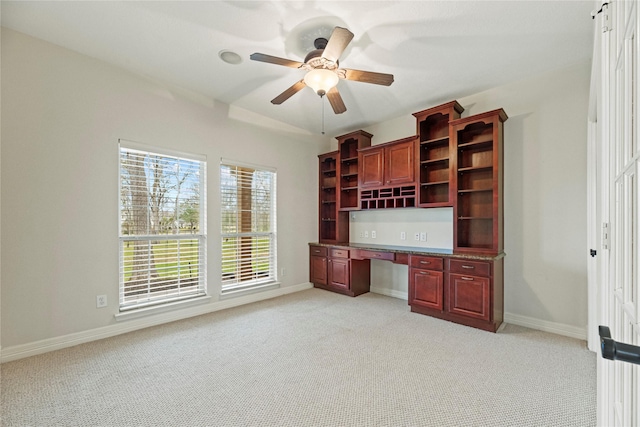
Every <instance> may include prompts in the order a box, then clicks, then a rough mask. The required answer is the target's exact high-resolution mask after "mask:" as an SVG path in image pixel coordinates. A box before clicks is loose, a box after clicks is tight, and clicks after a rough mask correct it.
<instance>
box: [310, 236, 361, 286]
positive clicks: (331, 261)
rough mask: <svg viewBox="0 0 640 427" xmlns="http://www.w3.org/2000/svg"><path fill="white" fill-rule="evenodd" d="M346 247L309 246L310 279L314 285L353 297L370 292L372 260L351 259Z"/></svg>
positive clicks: (349, 251)
mask: <svg viewBox="0 0 640 427" xmlns="http://www.w3.org/2000/svg"><path fill="white" fill-rule="evenodd" d="M350 253H351V250H350V249H348V248H344V247H331V246H329V247H326V246H319V245H310V246H309V281H310V282H311V283H313V285H314V287H316V288H322V289H326V290H329V291H333V292H338V293H341V294H345V295H349V296H352V297H355V296H358V295H361V294H363V293H365V292H369V286H370V268H369V267H370V261H369V260H368V259H351V257H350Z"/></svg>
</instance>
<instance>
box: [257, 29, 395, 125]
mask: <svg viewBox="0 0 640 427" xmlns="http://www.w3.org/2000/svg"><path fill="white" fill-rule="evenodd" d="M351 39H353V33H352V32H351V31H349V30H347V29H346V28H342V27H335V28H334V29H333V31H332V32H331V36H330V37H329V40H327V39H325V38H323V37H320V38H317V39H316V40H315V41H314V43H313V45H314V46H315V50H313V51H311V52H309V54H308V55H307V56H306V58H304V63H303V62H298V61H293V60H291V59H286V58H278V57H277V56H271V55H265V54H264V53H254V54H252V55H251V56H250V58H251V59H252V60H254V61H261V62H268V63H271V64H276V65H284V66H285V67H291V68H300V69H304V70H307V74H306V75H305V76H304V78H303V79H302V80H300V81H298V82H296V83H294V84H293V86H291V87H290V88H289V89H287V90H285V91H284V92H282V93H281V94H280V95H278V96H276V97H275V98H273V99H272V100H271V103H272V104H282V103H283V102H284V101H286V100H287V99H289V98H290V97H291V96H292V95H294V94H296V93H297V92H299V91H300V90H301V89H302V88H304V87H305V86H309V87H310V88H312V89H313V90H314V91H315V92H316V93H317V94H318V95H320V97H321V98H322V97H323V96H324V95H327V99H328V100H329V103H330V104H331V107H332V108H333V111H334V113H336V114H342V113H344V112H345V111H347V107H345V105H344V102H343V101H342V97H341V96H340V92H339V91H338V88H337V87H336V85H337V84H338V81H339V80H340V79H345V80H355V81H358V82H364V83H373V84H377V85H384V86H389V85H391V83H393V75H392V74H384V73H374V72H371V71H360V70H351V69H348V68H339V62H338V58H340V55H342V52H344V50H345V49H346V47H347V46H348V45H349V43H350V42H351Z"/></svg>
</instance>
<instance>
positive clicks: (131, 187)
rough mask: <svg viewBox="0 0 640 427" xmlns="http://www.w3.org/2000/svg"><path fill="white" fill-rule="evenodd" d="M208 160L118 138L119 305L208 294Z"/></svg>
mask: <svg viewBox="0 0 640 427" xmlns="http://www.w3.org/2000/svg"><path fill="white" fill-rule="evenodd" d="M205 160H206V159H205V158H204V157H200V156H196V155H190V154H182V153H174V152H168V151H166V150H158V149H152V148H150V147H147V146H144V145H140V144H136V143H131V142H126V141H122V140H121V141H120V165H119V166H120V311H124V310H130V309H134V308H141V307H146V306H149V305H153V304H161V303H166V302H173V301H176V300H181V299H186V298H193V297H197V296H202V295H205V294H206V244H205V243H206V233H205V228H206V212H205V210H206V203H205V195H206V190H205V182H206V181H205V174H206V164H205Z"/></svg>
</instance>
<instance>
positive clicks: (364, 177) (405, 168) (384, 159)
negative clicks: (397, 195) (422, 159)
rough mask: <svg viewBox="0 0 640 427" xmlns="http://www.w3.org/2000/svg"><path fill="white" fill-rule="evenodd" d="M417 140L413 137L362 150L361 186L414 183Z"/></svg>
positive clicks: (360, 162) (360, 158)
mask: <svg viewBox="0 0 640 427" xmlns="http://www.w3.org/2000/svg"><path fill="white" fill-rule="evenodd" d="M415 139H416V138H415V137H414V136H412V137H409V138H404V139H399V140H397V141H392V142H388V143H386V144H379V145H374V146H373V147H369V148H365V149H362V150H360V152H359V155H360V157H359V159H358V163H359V165H360V172H359V174H360V186H361V187H363V188H364V187H382V186H386V185H399V184H405V183H413V181H414V163H413V158H414V157H413V156H414V143H415Z"/></svg>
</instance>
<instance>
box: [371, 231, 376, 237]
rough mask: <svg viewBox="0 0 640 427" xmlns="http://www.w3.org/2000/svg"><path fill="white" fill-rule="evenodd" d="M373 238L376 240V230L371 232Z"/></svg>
mask: <svg viewBox="0 0 640 427" xmlns="http://www.w3.org/2000/svg"><path fill="white" fill-rule="evenodd" d="M371 238H372V239H375V238H376V230H371Z"/></svg>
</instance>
